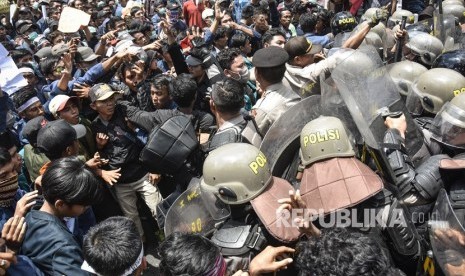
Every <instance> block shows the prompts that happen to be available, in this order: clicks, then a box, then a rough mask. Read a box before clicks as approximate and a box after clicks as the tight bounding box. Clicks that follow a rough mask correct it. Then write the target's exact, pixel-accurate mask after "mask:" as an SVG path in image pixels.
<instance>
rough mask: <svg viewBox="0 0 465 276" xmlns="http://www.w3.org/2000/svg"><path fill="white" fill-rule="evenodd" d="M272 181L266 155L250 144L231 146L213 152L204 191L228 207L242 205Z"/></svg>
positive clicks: (207, 164)
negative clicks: (213, 195)
mask: <svg viewBox="0 0 465 276" xmlns="http://www.w3.org/2000/svg"><path fill="white" fill-rule="evenodd" d="M271 181H272V175H271V171H270V168H269V165H268V162H267V160H266V157H265V155H264V154H263V153H262V152H261V151H260V150H259V149H257V148H256V147H254V146H252V145H250V144H246V143H231V144H227V145H224V146H221V147H219V148H217V149H215V150H213V151H211V152H210V153H209V155H208V157H207V158H206V159H205V162H204V164H203V177H202V180H201V181H200V188H201V190H202V192H207V193H208V192H210V193H213V194H215V195H216V196H218V198H219V199H220V200H221V201H223V202H224V203H226V204H230V205H239V204H244V203H247V202H249V201H250V200H252V199H254V198H256V197H257V196H258V195H260V194H261V192H262V191H263V190H265V188H266V187H267V186H268V184H270V183H271Z"/></svg>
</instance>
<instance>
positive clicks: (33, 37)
mask: <svg viewBox="0 0 465 276" xmlns="http://www.w3.org/2000/svg"><path fill="white" fill-rule="evenodd" d="M38 36H39V34H37V32H32V33H30V34H29V35H28V36H27V38H28V39H29V41H31V42H32V41H34V39H36V38H37V37H38Z"/></svg>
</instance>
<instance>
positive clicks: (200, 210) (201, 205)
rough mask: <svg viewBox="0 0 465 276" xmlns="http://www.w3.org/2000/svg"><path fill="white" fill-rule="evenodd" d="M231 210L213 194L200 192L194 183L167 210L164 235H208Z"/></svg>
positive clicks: (198, 185)
mask: <svg viewBox="0 0 465 276" xmlns="http://www.w3.org/2000/svg"><path fill="white" fill-rule="evenodd" d="M230 214H231V210H230V208H229V205H227V204H225V203H223V202H222V201H221V200H220V199H218V198H217V197H216V196H215V195H214V194H209V193H202V192H201V190H200V184H199V183H196V184H194V185H193V186H192V187H190V188H188V189H187V190H186V191H184V192H183V193H182V194H181V195H180V196H179V197H178V198H177V199H176V201H175V202H174V203H173V205H172V206H171V208H170V209H169V210H168V213H167V214H166V219H165V229H164V230H165V236H169V235H170V234H171V233H173V232H184V233H198V234H201V235H208V234H209V233H211V232H212V231H213V230H214V229H215V228H216V226H217V225H219V224H221V223H222V222H223V221H225V220H226V219H227V218H228V217H229V215H230Z"/></svg>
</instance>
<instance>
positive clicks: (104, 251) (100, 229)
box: [82, 217, 142, 276]
mask: <svg viewBox="0 0 465 276" xmlns="http://www.w3.org/2000/svg"><path fill="white" fill-rule="evenodd" d="M141 250H142V241H141V239H140V235H139V232H138V231H137V227H136V224H135V223H134V222H133V221H132V220H131V219H128V218H125V217H111V218H108V219H106V220H104V221H102V222H100V223H99V224H97V225H95V226H94V227H92V228H90V229H89V232H87V234H86V235H85V236H84V242H83V246H82V253H83V255H84V259H85V260H86V262H87V263H88V264H89V265H90V266H91V267H92V268H93V269H94V270H95V272H97V273H98V274H100V275H103V276H113V275H123V272H124V271H125V270H127V269H128V268H130V267H131V265H133V264H134V263H135V261H136V260H137V258H138V257H139V254H140V252H141Z"/></svg>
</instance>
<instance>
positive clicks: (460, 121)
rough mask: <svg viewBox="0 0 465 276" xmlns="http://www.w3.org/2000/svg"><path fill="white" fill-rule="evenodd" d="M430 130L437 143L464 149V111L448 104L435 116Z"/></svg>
mask: <svg viewBox="0 0 465 276" xmlns="http://www.w3.org/2000/svg"><path fill="white" fill-rule="evenodd" d="M431 130H432V133H433V139H435V140H437V141H438V142H441V143H443V144H445V145H447V146H450V147H455V148H462V149H465V111H464V110H462V109H460V108H458V107H457V106H455V105H453V104H451V103H450V102H448V103H446V104H445V105H444V106H443V108H442V109H441V111H439V113H438V114H437V115H436V117H435V118H434V120H433V127H432V129H431Z"/></svg>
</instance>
